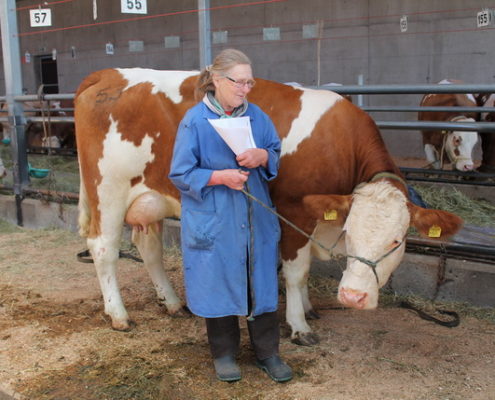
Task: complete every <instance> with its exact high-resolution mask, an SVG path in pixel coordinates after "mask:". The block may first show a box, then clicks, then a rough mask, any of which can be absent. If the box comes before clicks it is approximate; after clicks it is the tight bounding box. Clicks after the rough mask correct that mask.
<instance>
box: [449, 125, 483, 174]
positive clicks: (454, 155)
mask: <svg viewBox="0 0 495 400" xmlns="http://www.w3.org/2000/svg"><path fill="white" fill-rule="evenodd" d="M455 121H456V122H474V119H473V118H466V117H460V118H456V119H455ZM445 135H446V137H445V152H446V153H447V156H448V157H449V160H450V162H451V163H452V165H453V166H454V168H455V169H457V170H459V171H472V170H473V169H474V163H473V150H474V146H475V145H476V143H477V142H478V133H477V132H468V131H450V132H446V133H445Z"/></svg>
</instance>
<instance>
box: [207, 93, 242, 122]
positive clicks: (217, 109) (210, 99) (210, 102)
mask: <svg viewBox="0 0 495 400" xmlns="http://www.w3.org/2000/svg"><path fill="white" fill-rule="evenodd" d="M203 103H205V104H206V107H208V108H209V109H210V110H211V111H213V112H214V113H215V114H217V115H220V118H234V117H240V116H242V115H244V113H245V112H246V111H247V108H248V102H247V101H246V100H244V102H243V103H242V104H241V105H240V106H239V107H236V108H234V111H232V115H228V114H226V113H225V110H224V109H223V107H222V106H221V105H220V103H219V102H218V100H217V99H215V94H214V93H213V92H206V96H204V97H203Z"/></svg>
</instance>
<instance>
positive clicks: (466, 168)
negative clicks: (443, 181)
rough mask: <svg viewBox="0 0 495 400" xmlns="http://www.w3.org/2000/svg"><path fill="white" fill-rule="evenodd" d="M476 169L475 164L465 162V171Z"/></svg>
mask: <svg viewBox="0 0 495 400" xmlns="http://www.w3.org/2000/svg"><path fill="white" fill-rule="evenodd" d="M473 169H474V164H464V171H472V170H473Z"/></svg>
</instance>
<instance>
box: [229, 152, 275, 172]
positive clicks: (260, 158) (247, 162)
mask: <svg viewBox="0 0 495 400" xmlns="http://www.w3.org/2000/svg"><path fill="white" fill-rule="evenodd" d="M236 160H237V162H238V163H239V165H240V166H241V167H246V168H257V167H259V166H260V165H261V166H262V167H266V165H267V163H268V152H267V151H266V150H265V149H248V150H246V151H245V152H244V153H241V154H239V155H238V156H237V157H236Z"/></svg>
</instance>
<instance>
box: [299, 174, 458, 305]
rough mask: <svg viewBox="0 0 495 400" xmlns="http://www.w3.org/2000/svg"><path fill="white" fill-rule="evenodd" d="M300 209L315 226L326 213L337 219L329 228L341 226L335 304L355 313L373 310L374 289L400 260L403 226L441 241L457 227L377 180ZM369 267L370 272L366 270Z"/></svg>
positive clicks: (315, 198)
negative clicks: (343, 261) (342, 258)
mask: <svg viewBox="0 0 495 400" xmlns="http://www.w3.org/2000/svg"><path fill="white" fill-rule="evenodd" d="M304 203H305V207H306V209H307V210H308V211H309V212H310V213H311V214H312V215H315V216H317V218H318V219H320V220H322V218H321V216H323V215H324V214H325V212H328V211H329V210H335V211H336V212H337V213H338V214H339V215H342V216H343V218H339V219H337V220H336V221H335V222H333V223H337V224H339V223H340V224H342V222H343V221H344V220H345V223H344V224H343V228H342V229H343V230H344V231H345V248H346V253H347V257H348V258H347V267H346V270H345V271H344V274H343V276H342V280H341V282H340V285H339V294H338V299H339V301H340V302H341V303H343V304H344V305H346V306H349V307H353V308H357V309H373V308H376V307H377V305H378V293H379V292H378V291H379V289H380V288H381V287H382V286H383V285H385V283H386V282H387V281H388V279H389V278H390V275H391V274H392V272H394V271H395V269H396V268H397V267H398V266H399V264H400V262H401V260H402V258H403V256H404V251H405V236H406V233H407V230H408V228H409V226H414V227H415V228H416V229H417V230H418V232H419V233H420V234H422V235H424V236H434V237H439V238H443V237H447V236H450V235H453V234H454V233H455V232H457V230H458V229H459V228H460V226H461V225H462V220H461V219H460V218H459V217H457V216H456V215H454V214H451V213H448V212H446V211H441V210H432V209H424V208H421V207H418V206H415V205H414V204H412V203H410V202H409V201H408V200H407V198H406V196H405V195H404V193H403V192H402V191H401V190H399V189H398V188H397V187H396V186H394V185H393V184H391V183H389V182H388V181H383V180H381V181H377V182H374V183H367V184H365V185H363V186H361V187H359V188H358V189H356V190H355V192H354V194H353V195H352V196H340V195H310V196H306V197H305V198H304ZM345 216H347V218H345ZM322 222H328V221H322ZM329 223H332V222H329ZM387 254H388V255H387ZM384 256H385V257H384ZM373 263H376V267H372V266H370V265H369V264H373ZM373 268H374V269H375V272H374V271H373Z"/></svg>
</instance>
